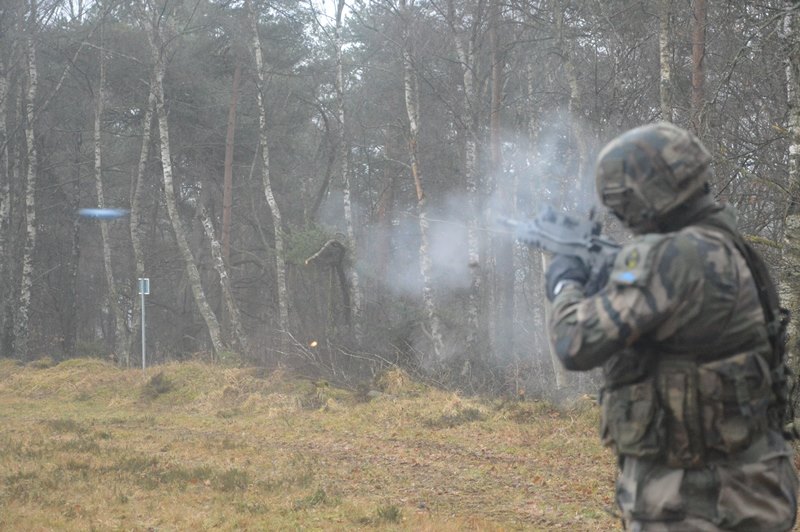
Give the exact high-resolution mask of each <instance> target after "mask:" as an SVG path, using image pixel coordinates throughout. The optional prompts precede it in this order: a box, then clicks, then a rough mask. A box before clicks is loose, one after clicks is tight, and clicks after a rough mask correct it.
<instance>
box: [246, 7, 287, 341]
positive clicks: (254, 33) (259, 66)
mask: <svg viewBox="0 0 800 532" xmlns="http://www.w3.org/2000/svg"><path fill="white" fill-rule="evenodd" d="M245 9H246V11H247V16H248V18H249V19H250V28H249V30H250V39H251V43H252V49H253V55H254V56H255V63H256V101H257V103H258V126H259V127H258V137H259V147H260V149H261V163H262V166H261V180H262V183H263V188H264V196H265V197H266V200H267V204H268V205H269V209H270V213H271V214H272V226H273V235H274V239H275V278H276V284H277V293H278V327H279V329H280V331H281V332H282V333H283V334H284V335H286V334H289V332H290V330H289V291H288V289H287V287H286V257H285V252H284V247H285V246H284V241H283V222H282V218H281V211H280V209H279V208H278V203H277V201H276V200H275V194H274V192H273V190H272V181H271V176H270V161H269V131H268V124H267V104H266V102H265V95H266V90H267V83H266V74H265V72H264V59H263V56H262V54H261V39H260V38H259V36H258V17H257V16H256V13H255V10H254V9H253V4H252V2H251V0H245Z"/></svg>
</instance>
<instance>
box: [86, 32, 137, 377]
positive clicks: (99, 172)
mask: <svg viewBox="0 0 800 532" xmlns="http://www.w3.org/2000/svg"><path fill="white" fill-rule="evenodd" d="M101 35H102V33H101ZM99 60H100V81H99V84H98V87H97V101H96V102H95V113H94V184H95V190H96V192H97V206H98V207H99V208H101V209H102V208H104V207H105V206H106V200H105V192H104V190H103V142H102V140H103V139H102V135H103V131H102V121H103V109H104V105H105V101H104V100H105V83H106V61H105V52H104V51H103V44H102V38H101V45H100V59H99ZM108 224H109V222H108V221H106V220H100V236H101V240H102V243H103V267H104V269H105V274H106V288H107V290H108V305H109V306H110V307H111V311H112V313H113V315H114V331H115V334H114V354H115V355H116V357H117V360H120V361H122V362H124V363H125V365H126V366H129V365H130V351H129V350H128V349H129V344H128V331H127V328H126V327H125V316H124V314H123V312H122V308H121V307H120V304H119V294H118V293H117V283H116V279H115V278H114V269H113V263H112V261H111V239H110V237H109V234H108Z"/></svg>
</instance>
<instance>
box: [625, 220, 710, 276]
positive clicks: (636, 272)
mask: <svg viewBox="0 0 800 532" xmlns="http://www.w3.org/2000/svg"><path fill="white" fill-rule="evenodd" d="M696 249H697V239H696V237H695V236H694V235H691V234H689V233H685V232H683V231H679V232H675V233H651V234H646V235H641V236H638V237H636V238H634V239H633V240H632V241H631V242H629V243H628V244H626V245H624V246H623V247H622V249H620V252H619V254H618V255H617V258H616V260H615V261H614V268H613V271H612V273H611V280H612V281H614V282H616V283H617V284H621V285H639V286H643V285H646V284H648V283H649V282H650V279H651V277H652V275H653V273H654V272H656V271H658V272H661V273H664V272H667V271H671V270H673V269H675V268H676V267H678V268H680V267H684V266H690V267H691V266H693V263H694V262H695V261H694V260H693V257H695V256H696V255H697V253H696Z"/></svg>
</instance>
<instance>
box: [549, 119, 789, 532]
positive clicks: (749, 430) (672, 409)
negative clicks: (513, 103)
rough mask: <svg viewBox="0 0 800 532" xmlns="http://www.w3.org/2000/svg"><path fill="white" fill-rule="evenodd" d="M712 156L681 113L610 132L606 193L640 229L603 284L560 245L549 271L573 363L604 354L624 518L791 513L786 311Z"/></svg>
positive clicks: (747, 525) (706, 526) (735, 524)
mask: <svg viewBox="0 0 800 532" xmlns="http://www.w3.org/2000/svg"><path fill="white" fill-rule="evenodd" d="M710 162H711V156H710V155H709V152H708V151H707V150H706V148H705V147H704V146H703V145H702V144H701V142H700V141H699V140H698V139H697V138H696V137H695V136H694V135H692V134H691V133H690V132H688V131H685V130H683V129H681V128H678V127H676V126H673V125H672V124H667V123H659V124H651V125H646V126H642V127H639V128H636V129H633V130H631V131H628V132H627V133H624V134H623V135H621V136H619V137H617V138H616V139H614V140H613V141H612V142H610V143H609V144H608V145H607V146H606V147H605V148H604V149H603V150H602V151H601V153H600V155H599V157H598V162H597V177H596V179H597V190H598V193H599V194H600V196H601V199H602V201H603V204H604V205H605V206H606V207H608V208H609V209H610V210H611V211H612V212H613V213H614V214H615V215H616V216H617V217H618V218H619V219H620V220H621V221H622V222H623V223H624V224H625V225H626V226H627V227H628V228H630V229H631V230H632V231H633V233H634V234H635V237H634V238H633V240H632V241H631V242H630V243H629V244H627V245H625V246H624V247H623V248H622V249H621V250H620V252H619V253H618V254H617V257H616V259H615V261H614V263H613V265H609V267H608V268H606V271H605V272H603V273H601V275H602V276H603V277H604V278H603V279H601V280H600V282H597V281H598V280H597V279H590V278H589V277H590V273H589V270H588V269H587V267H586V265H584V264H583V262H582V261H581V260H580V259H577V258H574V257H568V256H565V255H557V256H556V257H554V259H553V261H552V263H551V265H550V267H549V269H548V271H547V275H546V285H547V286H546V288H547V295H548V298H549V299H550V301H552V305H553V314H552V320H551V323H550V335H551V338H552V341H553V345H554V347H555V350H556V353H557V354H558V356H559V358H560V359H561V361H562V362H563V364H564V366H565V367H567V368H568V369H571V370H579V371H583V370H589V369H591V368H594V367H596V366H600V365H602V366H603V373H604V379H605V383H604V387H603V390H602V392H601V404H602V423H601V437H602V438H603V441H604V443H605V444H606V445H609V446H610V447H611V448H612V449H613V450H614V451H615V453H616V454H617V456H618V457H619V465H620V472H619V476H618V479H617V490H616V495H617V504H618V505H619V507H620V510H621V511H622V519H623V521H624V525H625V528H626V529H628V530H634V531H640V530H641V531H673V530H674V531H688V530H698V531H719V530H732V531H767V530H769V531H783V530H790V529H791V528H792V527H793V525H794V522H795V516H796V509H797V496H796V494H797V489H798V480H797V473H796V471H795V468H794V464H793V453H792V451H791V448H790V447H789V445H788V444H787V442H786V441H785V438H784V434H783V432H782V428H783V418H784V414H785V410H786V404H787V401H786V399H787V391H786V389H787V387H788V386H787V384H786V381H787V378H786V377H785V375H786V373H785V372H784V370H785V367H786V366H785V361H784V358H785V357H784V352H783V338H782V331H785V321H786V320H785V319H782V318H783V317H785V316H783V315H782V313H781V312H780V311H779V310H778V305H777V295H776V293H775V289H774V286H773V285H772V281H770V280H769V274H768V272H767V270H766V267H765V265H764V263H763V261H762V260H761V259H760V258H759V257H758V255H757V254H756V253H755V252H754V251H753V250H752V248H750V246H749V245H748V244H747V243H746V242H744V240H743V239H742V237H741V235H740V234H739V232H738V230H737V229H736V221H735V214H734V213H733V210H732V209H731V208H730V207H723V206H721V205H719V204H718V203H716V202H715V201H714V199H713V197H712V196H711V194H710V193H709V185H708V181H709V177H710V169H709V164H710ZM606 276H607V278H605V277H606ZM592 286H597V287H599V291H597V292H596V293H587V292H592V291H593V290H592V289H591V288H589V287H592ZM595 290H596V289H595Z"/></svg>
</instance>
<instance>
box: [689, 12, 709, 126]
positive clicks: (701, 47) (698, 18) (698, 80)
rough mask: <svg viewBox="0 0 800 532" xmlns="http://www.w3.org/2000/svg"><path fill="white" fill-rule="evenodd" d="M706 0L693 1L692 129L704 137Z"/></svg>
mask: <svg viewBox="0 0 800 532" xmlns="http://www.w3.org/2000/svg"><path fill="white" fill-rule="evenodd" d="M706 14H707V9H706V0H693V3H692V114H691V122H690V126H691V129H692V131H694V133H695V134H696V135H697V136H699V137H701V138H702V137H703V123H704V122H705V117H704V116H703V115H704V114H705V98H706V95H705V85H706V75H705V64H704V63H705V55H706Z"/></svg>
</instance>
